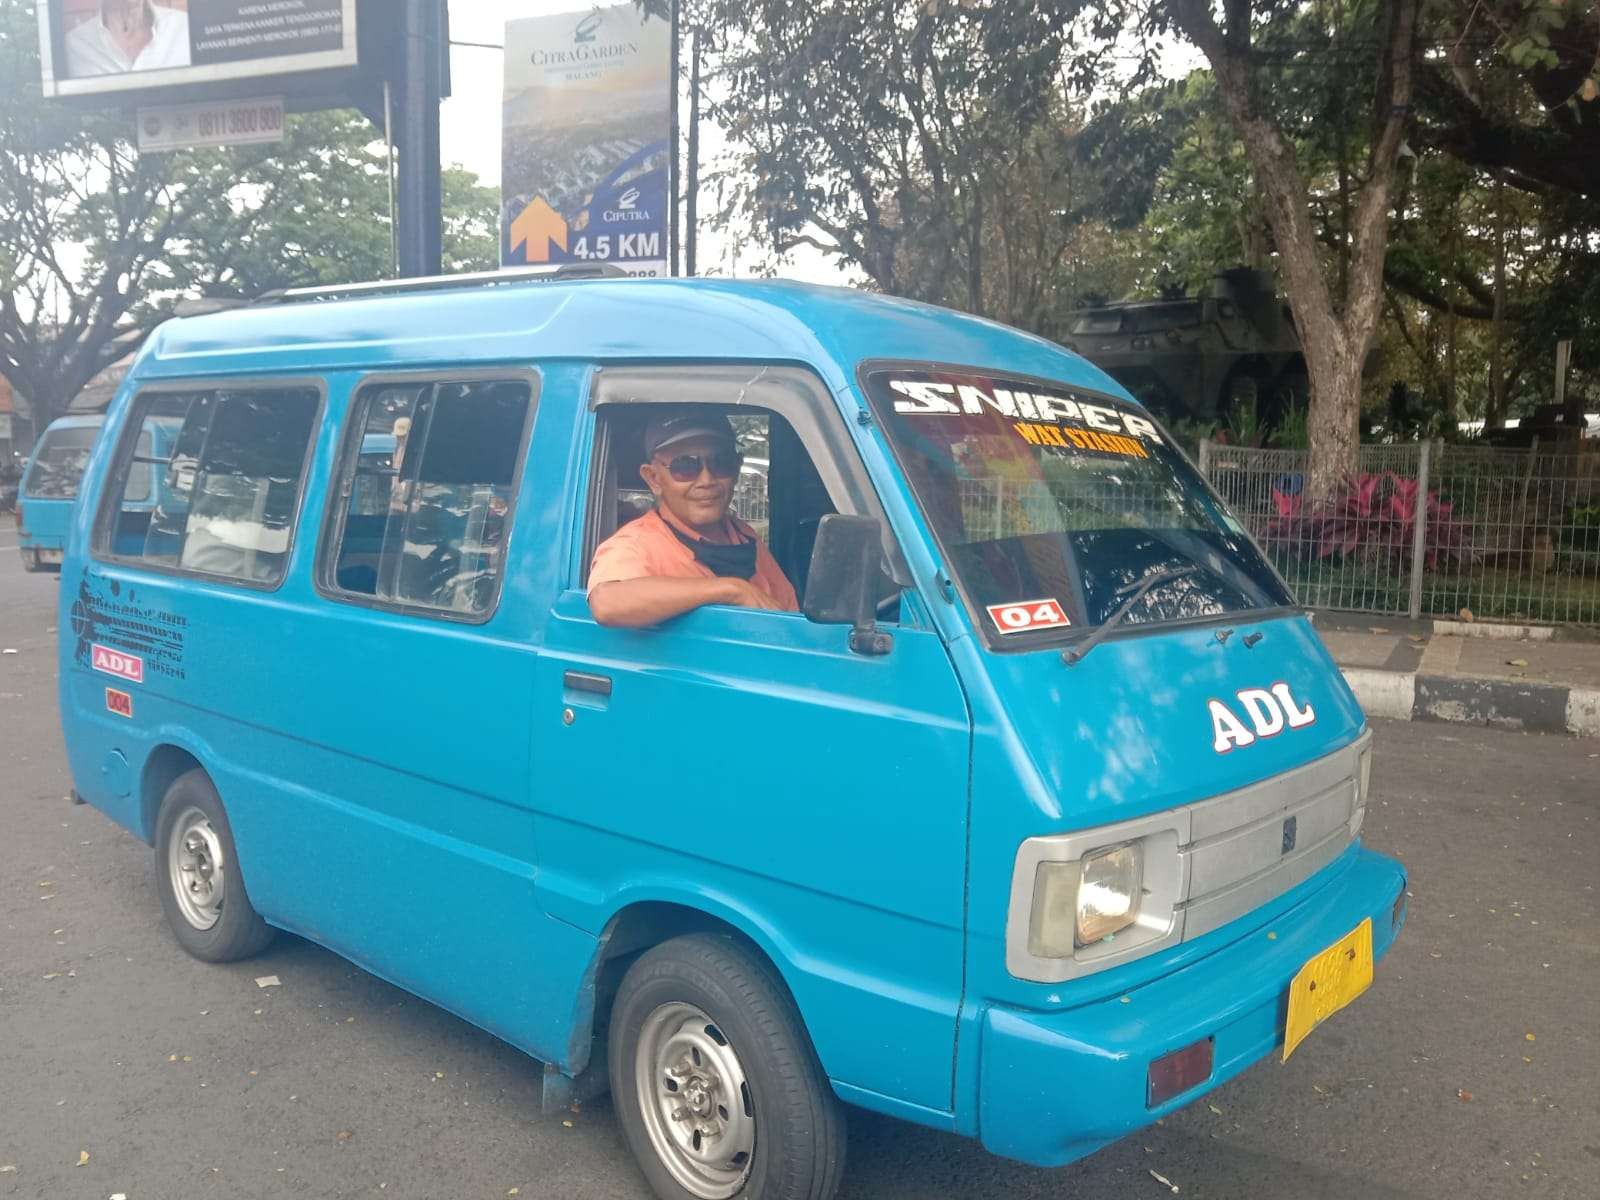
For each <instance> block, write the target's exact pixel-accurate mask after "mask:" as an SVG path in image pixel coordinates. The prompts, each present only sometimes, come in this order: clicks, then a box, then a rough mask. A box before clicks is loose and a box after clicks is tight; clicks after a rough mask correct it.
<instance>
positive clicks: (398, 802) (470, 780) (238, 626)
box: [63, 373, 595, 1059]
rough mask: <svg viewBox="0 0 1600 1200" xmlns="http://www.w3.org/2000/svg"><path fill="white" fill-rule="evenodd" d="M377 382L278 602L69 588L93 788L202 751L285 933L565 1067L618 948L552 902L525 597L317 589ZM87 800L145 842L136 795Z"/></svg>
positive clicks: (70, 682)
mask: <svg viewBox="0 0 1600 1200" xmlns="http://www.w3.org/2000/svg"><path fill="white" fill-rule="evenodd" d="M356 379H357V376H356V374H355V373H343V374H340V375H338V376H334V377H331V378H330V379H329V380H328V383H329V398H328V411H327V416H326V418H325V421H324V425H323V428H322V431H321V434H320V436H319V443H318V446H317V449H316V452H315V454H314V456H313V459H312V462H311V464H310V467H309V472H308V480H309V482H308V485H307V490H306V494H305V499H304V502H303V507H302V512H301V516H300V521H299V524H298V527H297V532H296V535H295V542H294V548H293V551H292V557H291V561H290V564H289V568H288V571H287V575H286V578H285V581H284V583H283V584H282V586H281V587H280V588H278V589H277V590H276V591H260V590H256V589H251V588H246V587H240V586H235V585H232V584H229V583H226V582H220V581H210V580H204V579H199V578H195V577H192V576H182V575H173V574H164V573H160V572H156V571H153V570H148V569H144V568H141V567H138V566H135V565H129V564H123V563H99V562H89V561H87V560H86V559H80V560H78V562H77V563H76V564H75V565H76V566H77V573H76V575H75V577H73V578H72V579H70V580H66V581H64V586H71V587H74V588H79V589H81V591H82V593H83V596H84V600H83V602H82V603H81V604H80V605H78V606H77V607H76V608H75V610H74V613H75V615H74V624H75V627H76V628H75V632H76V633H77V645H78V650H77V652H76V653H75V654H74V655H73V661H72V663H71V665H70V668H69V670H67V671H66V672H64V675H65V678H64V680H63V692H64V700H65V701H66V702H67V703H68V705H69V706H70V709H71V710H73V711H75V712H77V713H79V714H84V715H85V716H88V715H90V714H93V715H92V716H91V717H90V719H89V720H86V721H84V720H80V721H79V722H78V723H77V727H76V728H75V730H74V736H73V737H72V738H70V739H69V744H70V745H72V746H73V767H74V776H75V778H76V779H79V780H92V779H94V777H95V775H96V773H97V770H98V761H99V760H102V759H104V758H105V757H107V756H110V755H113V754H120V755H122V756H123V757H125V758H126V759H127V760H128V762H129V763H130V768H129V772H128V773H129V777H130V779H132V780H135V781H136V780H137V779H138V778H139V777H140V774H141V772H142V770H143V767H144V764H145V762H146V759H147V757H148V755H149V753H150V751H151V750H152V749H153V748H154V747H155V746H156V745H158V744H160V739H163V738H164V739H167V740H169V741H171V742H172V743H174V744H177V745H181V746H185V747H191V748H193V749H194V751H195V754H196V757H197V758H198V759H199V761H200V762H201V763H202V765H203V766H204V767H205V769H206V770H207V771H208V772H209V773H210V774H211V776H212V778H213V780H214V782H215V783H216V785H217V789H218V792H219V793H220V794H221V796H222V800H223V803H224V804H225V805H226V806H227V808H228V813H229V818H230V821H231V823H232V825H233V829H234V833H235V837H236V841H237V843H238V851H239V866H240V871H241V874H242V876H243V877H244V879H245V880H246V882H247V885H248V887H249V890H250V895H251V900H252V902H253V903H254V904H255V905H256V907H257V908H258V909H259V910H260V912H261V913H262V915H263V916H264V917H265V918H266V919H267V920H269V921H271V922H272V923H273V924H276V925H281V926H283V927H285V928H289V929H292V930H294V931H296V932H299V933H302V934H304V935H306V936H307V937H309V938H311V939H313V940H314V941H317V942H319V943H321V944H323V945H326V946H328V947H330V948H331V949H333V950H336V951H338V952H339V953H341V954H343V955H345V956H346V957H349V958H351V959H352V960H353V961H355V962H358V963H360V964H361V965H363V966H365V967H367V968H369V969H370V970H372V971H374V972H375V973H377V974H379V975H382V976H383V977H385V978H387V979H390V980H392V981H394V982H396V983H398V984H399V985H401V986H403V987H405V988H407V989H408V990H410V991H413V992H416V993H417V994H419V995H422V996H424V997H426V998H428V999H430V1000H433V1001H435V1002H437V1003H439V1004H441V1005H443V1006H444V1007H446V1008H449V1009H451V1010H452V1011H455V1012H457V1013H459V1014H461V1015H463V1016H465V1017H467V1018H468V1019H469V1020H471V1021H473V1022H474V1023H476V1024H478V1025H481V1026H482V1027H484V1028H485V1029H488V1030H490V1031H491V1032H493V1033H495V1034H497V1035H499V1036H500V1037H502V1038H504V1039H506V1040H507V1041H509V1042H511V1043H513V1044H514V1045H517V1046H519V1047H521V1048H523V1049H525V1050H528V1051H530V1052H531V1053H534V1054H536V1055H539V1056H540V1057H544V1058H549V1059H562V1058H564V1057H565V1047H566V1043H567V1040H568V1039H567V1031H568V1028H569V1026H570V1024H571V1022H572V1019H573V996H574V995H575V994H576V992H577V990H578V989H577V987H576V983H575V977H581V972H582V970H583V969H584V968H585V966H586V964H587V961H588V959H589V958H592V951H593V947H594V944H595V941H594V939H593V938H592V937H586V936H582V935H580V936H578V937H576V938H574V937H572V936H571V933H570V931H569V930H563V929H560V928H558V927H557V926H556V925H555V923H553V922H551V921H550V920H549V918H547V917H545V916H544V915H543V914H542V913H541V911H540V908H539V906H538V904H537V902H536V900H535V897H534V890H533V885H534V844H533V822H532V813H531V809H530V806H529V793H528V771H527V765H528V764H527V760H528V708H529V693H530V688H531V680H532V672H533V666H532V664H533V649H532V647H531V645H530V644H529V637H528V635H529V628H528V625H529V620H528V616H527V613H528V608H527V606H526V603H525V602H519V599H524V601H525V598H519V597H518V596H517V595H515V593H516V591H517V587H518V585H517V583H516V581H514V580H508V581H507V585H506V588H505V591H504V594H503V595H502V600H501V604H500V607H499V611H498V612H497V613H496V614H495V615H494V616H493V617H492V618H491V619H490V620H489V621H488V622H487V623H485V624H483V625H464V624H460V623H457V622H451V621H445V620H440V619H436V618H432V617H427V616H421V615H413V614H409V613H396V612H384V611H379V610H377V609H374V608H370V607H366V606H363V605H360V604H351V603H343V602H339V601H334V600H330V599H328V598H325V597H322V596H319V595H318V594H317V593H316V592H315V590H314V588H313V586H312V582H311V573H312V564H313V558H314V555H315V552H316V550H317V543H318V540H319V538H318V534H319V530H320V529H321V527H322V518H323V515H324V508H323V501H324V491H325V486H326V484H327V482H328V481H329V479H330V478H331V476H332V474H333V471H334V463H335V459H336V457H337V448H338V446H339V444H340V442H339V439H340V435H341V433H342V430H343V425H344V414H345V411H346V406H347V403H348V399H349V396H350V393H351V390H352V387H353V386H354V384H355V382H356ZM108 440H109V439H108ZM531 497H532V491H531V490H530V489H524V491H523V493H522V496H521V497H520V499H519V501H518V510H519V511H518V513H517V516H516V522H517V528H516V532H514V533H513V535H512V541H513V545H516V544H518V543H519V542H521V541H522V540H524V538H525V540H527V541H528V542H529V543H530V544H532V545H537V544H539V542H540V540H541V539H540V538H539V536H538V532H537V530H536V529H524V528H522V527H521V523H522V522H528V523H530V524H531V523H533V522H536V521H537V519H538V514H537V512H536V508H537V504H536V502H535V501H534V500H533V499H532V498H531ZM83 532H84V534H86V533H87V530H84V531H83ZM79 544H80V545H83V544H86V539H85V541H81V542H80V543H79ZM95 644H103V645H109V646H113V647H116V648H118V649H120V650H124V651H127V652H129V653H134V654H136V655H137V657H138V658H139V659H140V661H141V664H142V675H143V678H142V681H140V682H137V683H136V682H133V681H130V680H125V679H118V678H112V677H108V676H107V675H106V674H105V673H104V672H103V671H97V670H95V669H94V667H93V665H92V662H93V659H92V649H91V648H92V646H93V645H95ZM107 685H112V686H114V687H116V688H117V689H118V690H119V691H123V692H125V693H126V694H128V695H129V696H130V697H131V705H132V717H131V719H130V718H129V717H126V716H119V715H117V714H115V713H112V712H109V711H108V710H107V705H106V700H105V697H104V693H105V688H106V686H107ZM91 788H92V785H91ZM86 794H87V795H89V798H91V799H92V800H94V801H95V802H96V803H97V804H100V805H102V806H103V807H104V808H106V810H107V811H108V812H109V813H111V815H113V816H114V818H115V819H117V820H119V821H120V822H122V823H123V824H125V825H128V826H129V827H130V828H135V829H140V827H141V825H142V823H143V821H142V816H141V813H140V804H139V797H138V795H137V788H136V787H130V788H129V789H128V794H127V795H124V796H115V795H106V794H105V793H104V792H102V791H99V790H98V789H96V790H94V791H91V792H86ZM562 934H565V935H567V936H565V937H564V938H563V937H560V936H558V935H562ZM551 939H554V940H555V942H556V943H558V944H560V945H563V946H565V948H566V952H567V957H568V959H569V960H570V961H569V965H568V966H567V967H566V969H565V970H564V971H558V972H555V973H553V974H547V973H545V972H543V971H541V969H540V963H541V962H542V961H543V960H545V959H547V958H548V957H549V955H548V953H547V945H548V942H549V941H550V940H551Z"/></svg>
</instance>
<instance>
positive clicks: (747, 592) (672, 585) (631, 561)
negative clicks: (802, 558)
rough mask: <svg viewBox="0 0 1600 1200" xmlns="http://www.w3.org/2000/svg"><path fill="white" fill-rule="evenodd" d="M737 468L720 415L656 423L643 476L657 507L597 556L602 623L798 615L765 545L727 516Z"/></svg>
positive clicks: (596, 597)
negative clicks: (752, 611)
mask: <svg viewBox="0 0 1600 1200" xmlns="http://www.w3.org/2000/svg"><path fill="white" fill-rule="evenodd" d="M740 462H741V459H740V455H739V451H738V447H737V445H736V443H735V440H734V436H733V427H732V425H730V424H729V423H728V418H727V417H725V416H723V415H722V414H721V413H719V412H717V411H716V410H715V409H711V408H706V407H702V406H699V405H685V406H683V407H681V408H673V409H669V410H667V411H666V412H664V413H662V414H661V415H659V416H655V417H652V418H651V419H650V422H649V424H647V425H646V426H645V430H644V463H643V464H642V465H641V466H640V467H639V474H640V476H641V477H642V478H643V479H644V481H645V483H647V484H648V485H649V486H650V491H651V493H652V494H653V495H654V496H655V498H656V506H655V508H653V509H651V510H650V511H649V512H648V513H646V514H645V515H644V516H642V517H640V518H638V519H637V520H634V521H630V522H628V524H626V525H624V526H623V527H622V528H621V529H619V530H617V532H616V533H614V534H612V535H611V536H610V537H609V538H607V539H606V540H605V541H604V542H602V543H601V544H600V548H599V549H598V550H596V551H595V553H594V562H593V563H592V564H591V565H590V567H589V608H590V611H592V612H593V613H594V619H595V620H596V621H598V622H600V624H602V625H616V626H621V627H624V628H630V629H633V628H638V627H640V626H644V625H657V624H660V623H661V622H662V621H665V620H668V619H669V618H671V617H675V616H677V615H678V614H679V613H685V612H688V611H689V610H690V609H692V608H699V607H700V606H701V605H703V604H733V605H737V606H739V607H741V608H764V609H773V610H777V611H780V612H795V611H797V610H798V609H799V603H798V602H797V600H796V598H795V593H794V587H793V586H792V585H791V584H790V583H789V581H788V580H787V579H786V578H784V574H783V570H782V569H781V568H780V567H779V566H778V564H777V561H776V560H775V559H774V558H773V557H772V554H771V553H770V552H769V551H768V550H767V548H766V546H765V545H763V544H762V542H761V539H760V538H759V537H757V536H756V534H755V531H754V530H752V529H751V528H750V526H748V525H746V524H745V523H744V522H743V521H741V520H739V519H738V518H737V517H734V516H731V515H729V513H728V505H729V504H730V503H731V502H732V500H733V485H734V482H735V481H736V480H737V479H738V477H739V466H740Z"/></svg>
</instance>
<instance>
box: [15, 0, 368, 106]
mask: <svg viewBox="0 0 1600 1200" xmlns="http://www.w3.org/2000/svg"><path fill="white" fill-rule="evenodd" d="M37 3H38V12H39V57H40V65H41V68H42V71H41V75H42V83H43V85H44V94H45V95H46V96H86V95H96V94H99V93H109V92H128V91H147V90H151V89H155V88H168V87H181V86H184V85H188V84H205V83H215V82H218V81H220V80H228V79H249V78H253V77H257V76H263V75H284V74H289V73H291V72H299V71H319V70H324V69H327V68H333V67H351V66H354V65H356V61H357V51H356V0H37ZM397 7H398V6H397Z"/></svg>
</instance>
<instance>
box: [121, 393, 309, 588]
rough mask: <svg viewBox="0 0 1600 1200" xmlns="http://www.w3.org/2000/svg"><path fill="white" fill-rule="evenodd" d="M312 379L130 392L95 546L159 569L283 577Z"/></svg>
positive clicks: (304, 456)
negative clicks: (126, 430)
mask: <svg viewBox="0 0 1600 1200" xmlns="http://www.w3.org/2000/svg"><path fill="white" fill-rule="evenodd" d="M320 399H321V397H320V393H319V391H318V390H317V389H316V388H313V387H305V386H301V387H281V388H254V387H251V388H245V387H240V388H214V389H205V390H199V391H194V392H182V393H178V392H161V393H157V394H154V395H147V396H141V397H140V398H139V399H138V400H136V401H135V407H134V413H133V419H132V420H131V421H130V422H129V427H130V428H131V429H137V430H139V433H138V436H137V439H136V441H135V444H134V447H133V449H132V451H131V452H129V453H128V454H127V455H126V456H125V457H123V458H121V459H119V460H118V472H117V476H116V478H115V479H114V481H113V485H112V487H111V489H110V497H111V500H110V503H109V504H108V506H107V514H106V517H105V519H104V520H103V522H102V526H101V537H100V542H99V548H100V550H101V552H102V553H109V554H111V555H112V556H114V557H117V558H122V559H128V560H133V561H136V562H140V563H145V564H148V565H150V566H156V567H162V568H166V569H169V570H181V571H192V572H195V573H196V574H201V575H216V576H221V577H223V578H227V579H237V580H241V581H243V582H247V583H253V584H262V585H267V586H271V585H274V584H277V583H278V582H280V581H281V580H282V579H283V572H284V568H285V566H286V564H287V563H288V559H289V547H290V543H291V542H292V540H293V534H294V522H295V514H296V512H297V510H298V509H299V507H300V495H301V489H302V485H303V483H304V479H305V469H306V462H307V460H308V458H309V457H310V451H311V445H312V443H313V441H314V440H315V435H316V430H317V423H318V422H317V411H318V408H319V406H320Z"/></svg>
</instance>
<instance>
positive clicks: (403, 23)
mask: <svg viewBox="0 0 1600 1200" xmlns="http://www.w3.org/2000/svg"><path fill="white" fill-rule="evenodd" d="M400 3H401V5H403V8H402V10H401V13H400V30H401V37H402V39H403V45H402V46H401V48H400V55H399V62H400V79H399V81H398V87H397V89H396V92H397V97H398V105H397V108H398V111H397V112H396V114H395V116H396V117H397V118H398V120H397V121H396V124H397V125H398V127H399V137H398V141H399V146H400V186H399V193H400V195H399V205H400V229H399V238H398V241H399V252H400V253H399V258H400V275H401V277H402V278H407V277H414V276H419V275H437V274H439V273H440V260H441V253H442V252H441V248H440V241H441V236H442V235H441V229H442V226H443V224H444V215H443V212H442V201H441V198H440V185H439V101H440V99H442V97H443V95H444V72H445V63H446V61H447V59H446V55H447V54H448V53H449V49H448V43H449V32H448V22H447V19H446V16H445V0H400Z"/></svg>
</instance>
